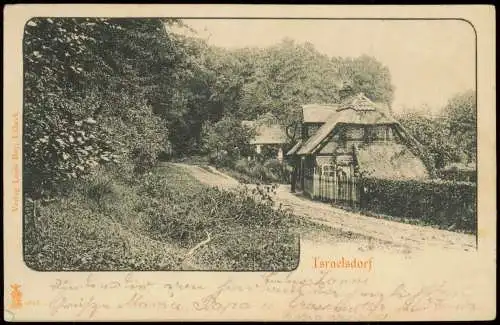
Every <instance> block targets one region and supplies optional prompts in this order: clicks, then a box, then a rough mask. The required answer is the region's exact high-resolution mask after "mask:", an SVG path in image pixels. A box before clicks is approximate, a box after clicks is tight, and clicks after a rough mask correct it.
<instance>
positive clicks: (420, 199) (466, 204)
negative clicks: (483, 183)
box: [360, 178, 477, 233]
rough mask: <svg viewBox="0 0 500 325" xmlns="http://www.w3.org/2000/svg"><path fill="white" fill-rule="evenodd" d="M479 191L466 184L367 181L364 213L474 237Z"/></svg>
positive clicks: (363, 193)
mask: <svg viewBox="0 0 500 325" xmlns="http://www.w3.org/2000/svg"><path fill="white" fill-rule="evenodd" d="M476 189H477V188H476V184H475V183H465V182H450V181H416V180H382V179H373V178H371V179H369V178H364V179H362V180H361V183H360V190H361V191H360V192H361V193H360V194H361V209H362V210H368V211H371V212H375V213H378V214H385V215H389V216H395V217H401V218H407V219H418V220H420V221H421V222H423V223H425V224H432V225H436V226H439V227H440V228H444V229H450V230H458V231H464V232H468V233H475V232H476V222H477V218H476V214H477V211H476V200H477V191H476Z"/></svg>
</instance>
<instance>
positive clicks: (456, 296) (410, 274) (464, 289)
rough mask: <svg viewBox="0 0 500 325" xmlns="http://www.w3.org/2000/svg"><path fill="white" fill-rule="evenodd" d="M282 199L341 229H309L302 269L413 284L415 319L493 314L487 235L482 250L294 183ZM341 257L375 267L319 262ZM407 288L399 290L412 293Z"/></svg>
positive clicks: (385, 285) (379, 286)
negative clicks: (330, 200) (355, 209)
mask: <svg viewBox="0 0 500 325" xmlns="http://www.w3.org/2000/svg"><path fill="white" fill-rule="evenodd" d="M176 165H178V166H180V167H182V168H185V169H186V170H187V171H189V173H190V174H191V175H192V176H194V177H195V178H196V179H198V180H199V181H201V182H202V183H204V184H206V185H209V186H217V187H220V188H223V189H228V190H231V189H234V188H236V187H237V186H239V185H240V184H239V183H238V181H237V180H235V179H233V178H231V177H230V176H228V175H225V174H224V173H221V172H220V171H218V170H216V169H214V168H211V167H209V168H206V167H204V168H201V167H199V166H194V165H187V164H176ZM274 199H275V202H276V203H278V204H279V203H282V204H283V205H285V206H286V207H288V208H290V209H291V210H292V211H293V213H294V214H295V215H298V216H302V217H306V218H308V219H309V220H312V221H314V222H316V223H319V224H323V225H327V226H329V227H330V228H328V227H325V228H327V229H333V231H331V232H324V233H323V232H322V231H316V230H314V231H313V232H312V233H306V234H305V235H303V234H302V233H301V235H300V236H301V240H300V262H299V265H298V268H297V270H296V271H297V274H302V275H304V276H305V275H306V274H307V275H314V274H318V273H320V274H328V273H323V272H332V273H331V274H333V276H335V277H339V278H340V279H363V278H364V277H366V278H364V279H368V280H367V281H369V284H367V287H366V288H367V289H368V290H370V291H371V292H378V293H379V294H381V295H384V292H386V293H387V291H388V290H390V288H392V287H394V286H397V285H398V284H399V287H400V288H401V287H402V288H411V289H409V290H416V292H419V294H418V295H416V296H412V297H413V298H412V299H415V300H414V301H415V302H416V303H417V304H418V308H416V307H415V308H414V309H411V313H410V314H408V315H410V316H407V317H415V318H414V319H415V320H417V319H420V320H429V319H447V320H450V319H455V317H456V319H457V320H458V319H469V318H470V319H476V318H475V317H477V315H483V316H482V317H485V316H484V315H486V317H490V315H491V311H495V305H496V303H495V287H496V286H495V283H494V281H492V279H495V270H496V259H495V252H496V248H495V247H496V246H495V245H494V243H489V244H486V243H485V242H484V241H482V242H481V241H480V242H479V243H480V245H479V249H476V246H475V244H476V240H475V237H474V236H471V235H466V234H460V233H454V232H450V231H445V230H439V229H434V228H431V227H422V226H416V225H409V224H404V223H398V222H394V221H388V220H382V219H377V218H373V217H367V216H364V215H361V214H357V213H352V212H347V211H345V210H342V209H338V208H335V207H333V206H331V205H328V204H326V203H321V202H315V201H311V200H309V199H307V198H304V197H301V196H299V195H294V194H292V193H290V189H289V186H283V185H282V186H279V188H278V189H277V192H276V195H275V198H274ZM481 244H483V246H481ZM490 248H491V250H490ZM340 258H342V259H344V258H346V259H350V260H352V259H353V258H356V259H358V260H371V261H372V262H373V269H372V270H371V271H369V272H366V271H362V270H353V269H351V270H349V269H335V270H331V271H330V270H324V269H322V268H318V267H317V265H318V264H317V261H318V260H323V261H328V260H337V261H338V260H339V259H340ZM293 273H294V272H292V273H289V276H291V274H293ZM368 273H370V275H369V276H368ZM405 290H406V289H404V290H403V291H402V292H399V293H397V294H398V295H402V296H403V297H408V295H409V294H408V293H407V291H405ZM387 294H389V295H390V294H391V293H390V292H388V293H387ZM317 298H318V299H319V300H318V303H320V302H322V301H323V300H321V299H323V298H322V297H317ZM443 306H448V307H443ZM388 308H389V307H388ZM408 308H410V307H408ZM411 308H413V307H411ZM411 315H413V316H411ZM390 316H391V317H392V319H393V320H399V319H398V315H397V314H394V315H393V314H392V313H391V315H390ZM493 317H494V315H493ZM403 319H404V318H403ZM411 319H413V318H411Z"/></svg>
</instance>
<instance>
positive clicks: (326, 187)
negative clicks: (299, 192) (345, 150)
mask: <svg viewBox="0 0 500 325" xmlns="http://www.w3.org/2000/svg"><path fill="white" fill-rule="evenodd" d="M358 184H359V180H358V178H357V177H348V178H344V179H342V178H339V177H335V176H323V175H318V174H315V173H310V174H306V175H305V176H304V192H305V193H306V194H307V195H308V196H309V197H310V198H312V199H314V200H321V201H324V202H331V203H332V204H335V205H343V206H349V207H359V205H360V187H359V186H358Z"/></svg>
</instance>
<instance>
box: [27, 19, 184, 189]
mask: <svg viewBox="0 0 500 325" xmlns="http://www.w3.org/2000/svg"><path fill="white" fill-rule="evenodd" d="M168 23H172V22H168ZM177 48H178V47H177V45H176V44H175V41H174V40H172V39H170V38H169V37H168V33H166V30H165V25H164V22H162V21H160V20H157V19H137V20H130V19H83V18H82V19H80V18H78V19H77V18H71V19H70V18H58V19H55V18H54V19H51V18H34V19H32V20H30V21H29V22H28V23H27V25H26V28H25V35H24V80H25V81H24V87H25V89H24V103H25V104H24V121H25V128H24V139H25V142H24V150H25V152H24V153H25V155H24V156H25V166H24V173H25V174H24V175H25V177H24V181H25V183H24V188H25V192H26V193H27V194H28V195H29V196H32V197H35V198H36V197H40V196H43V195H45V194H48V195H50V194H53V192H55V191H56V190H57V188H58V186H57V185H60V184H61V182H63V181H65V180H68V179H71V178H77V177H80V176H83V175H85V174H88V172H89V171H91V170H92V168H94V167H95V166H96V165H99V164H102V163H106V162H117V161H118V160H120V161H121V162H122V163H130V162H132V163H135V165H136V166H137V167H138V169H144V168H145V167H146V168H147V167H148V166H151V165H152V164H153V162H154V160H155V159H156V156H157V155H158V153H159V152H160V151H162V150H165V146H166V140H167V138H166V137H167V130H166V128H165V123H164V122H162V120H161V119H160V118H159V117H157V116H155V115H154V114H153V113H152V107H151V103H152V102H153V99H154V96H155V93H156V89H157V85H158V84H159V82H158V81H159V80H161V78H166V77H171V76H172V75H174V72H173V71H172V70H173V67H175V66H176V62H177V61H180V60H182V58H180V56H179V53H172V52H176V51H177V52H178V50H177Z"/></svg>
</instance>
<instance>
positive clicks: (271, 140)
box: [241, 121, 287, 144]
mask: <svg viewBox="0 0 500 325" xmlns="http://www.w3.org/2000/svg"><path fill="white" fill-rule="evenodd" d="M241 124H242V125H243V126H246V127H252V128H253V127H255V132H256V133H257V134H256V136H255V137H254V138H253V139H251V140H250V144H284V143H286V142H287V136H286V133H285V131H284V130H283V128H282V127H281V126H280V125H278V124H274V125H266V124H260V123H258V122H256V121H241Z"/></svg>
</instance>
